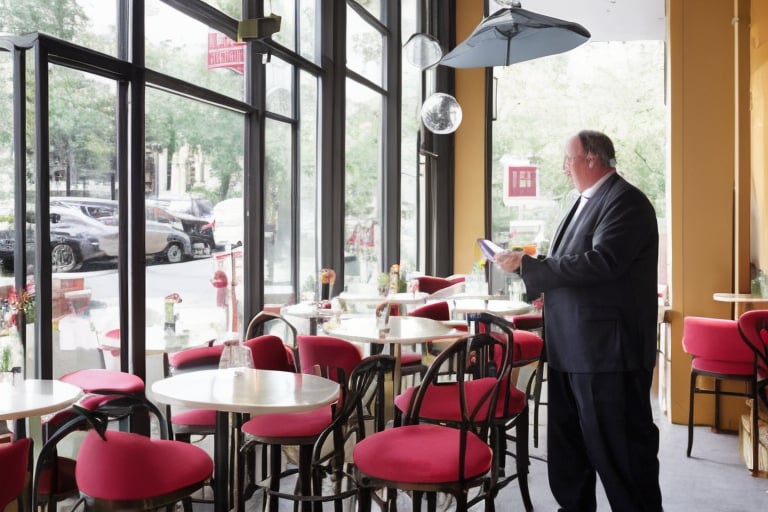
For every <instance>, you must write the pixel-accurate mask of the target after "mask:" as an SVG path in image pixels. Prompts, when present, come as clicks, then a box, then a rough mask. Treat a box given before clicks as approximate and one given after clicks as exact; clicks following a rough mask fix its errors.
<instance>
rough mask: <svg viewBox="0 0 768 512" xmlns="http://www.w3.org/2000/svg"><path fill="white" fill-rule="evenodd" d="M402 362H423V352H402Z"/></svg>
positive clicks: (404, 363)
mask: <svg viewBox="0 0 768 512" xmlns="http://www.w3.org/2000/svg"><path fill="white" fill-rule="evenodd" d="M400 364H401V365H403V366H407V365H409V364H421V354H419V353H418V352H401V354H400Z"/></svg>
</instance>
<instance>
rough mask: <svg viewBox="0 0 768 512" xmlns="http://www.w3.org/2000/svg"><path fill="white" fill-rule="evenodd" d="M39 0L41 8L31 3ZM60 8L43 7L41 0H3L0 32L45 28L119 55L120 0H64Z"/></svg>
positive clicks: (74, 41) (65, 38) (66, 39)
mask: <svg viewBox="0 0 768 512" xmlns="http://www.w3.org/2000/svg"><path fill="white" fill-rule="evenodd" d="M35 3H39V4H41V5H40V8H38V9H35V8H31V6H30V4H35ZM61 4H62V5H60V6H58V8H57V9H52V8H49V7H46V8H42V2H39V1H38V0H28V1H26V2H19V1H13V2H10V1H9V2H3V5H2V11H3V15H2V16H0V33H3V32H5V33H9V34H14V35H20V34H25V33H28V32H44V33H46V34H49V35H51V36H54V37H57V38H59V39H63V40H65V41H70V42H73V43H76V44H79V45H83V46H86V47H88V48H93V49H95V50H98V51H100V52H102V53H106V54H108V55H112V56H115V55H117V35H116V34H117V31H116V28H115V27H116V23H117V14H116V13H117V8H116V5H117V0H78V1H77V2H74V1H72V2H61Z"/></svg>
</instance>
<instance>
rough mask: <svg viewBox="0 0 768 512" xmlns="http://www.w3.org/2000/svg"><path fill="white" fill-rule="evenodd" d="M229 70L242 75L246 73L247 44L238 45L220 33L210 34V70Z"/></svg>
mask: <svg viewBox="0 0 768 512" xmlns="http://www.w3.org/2000/svg"><path fill="white" fill-rule="evenodd" d="M214 68H229V69H231V70H233V71H235V72H237V73H240V74H241V75H242V74H243V72H244V71H245V43H238V42H237V41H233V40H232V39H230V38H229V37H227V36H225V35H224V34H222V33H220V32H211V33H209V34H208V69H214Z"/></svg>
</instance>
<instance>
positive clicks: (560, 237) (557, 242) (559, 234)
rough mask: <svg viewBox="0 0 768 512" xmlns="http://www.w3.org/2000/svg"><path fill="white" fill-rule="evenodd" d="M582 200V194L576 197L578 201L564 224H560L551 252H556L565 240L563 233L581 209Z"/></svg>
mask: <svg viewBox="0 0 768 512" xmlns="http://www.w3.org/2000/svg"><path fill="white" fill-rule="evenodd" d="M580 202H581V196H579V197H578V199H576V202H575V203H573V206H572V207H571V211H569V212H568V216H567V217H566V218H565V220H564V221H563V224H562V225H561V226H560V229H559V230H558V232H557V235H556V236H555V243H554V244H553V245H552V251H550V254H554V253H555V251H556V250H557V247H558V246H559V245H560V242H561V241H562V240H563V235H565V232H566V231H568V225H569V224H570V223H571V220H573V216H574V215H575V214H576V210H578V209H579V203H580Z"/></svg>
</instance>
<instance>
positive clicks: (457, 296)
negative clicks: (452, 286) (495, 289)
mask: <svg viewBox="0 0 768 512" xmlns="http://www.w3.org/2000/svg"><path fill="white" fill-rule="evenodd" d="M449 298H450V299H451V300H454V301H456V300H473V299H475V300H505V299H506V298H507V296H506V295H501V294H498V293H497V294H492V293H479V292H478V293H473V292H460V293H454V294H453V295H451V296H450V297H449Z"/></svg>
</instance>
